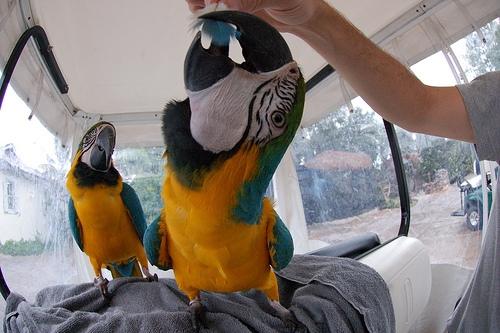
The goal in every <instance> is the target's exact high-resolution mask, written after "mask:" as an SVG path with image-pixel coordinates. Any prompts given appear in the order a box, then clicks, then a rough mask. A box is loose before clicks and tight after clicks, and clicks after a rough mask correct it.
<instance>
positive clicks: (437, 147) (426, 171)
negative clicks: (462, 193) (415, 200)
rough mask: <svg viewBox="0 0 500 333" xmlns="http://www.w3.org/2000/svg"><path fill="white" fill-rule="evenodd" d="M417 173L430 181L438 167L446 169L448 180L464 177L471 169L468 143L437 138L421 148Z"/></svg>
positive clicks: (452, 180) (471, 161)
mask: <svg viewBox="0 0 500 333" xmlns="http://www.w3.org/2000/svg"><path fill="white" fill-rule="evenodd" d="M421 160H422V161H421V163H420V168H419V170H418V172H419V174H420V175H421V176H422V177H423V178H424V179H425V180H426V181H427V182H430V181H432V180H433V179H434V174H435V172H436V171H437V170H439V169H446V170H448V176H449V177H450V182H451V183H453V182H454V181H456V180H457V179H459V178H461V177H464V176H465V175H467V174H469V173H471V172H472V171H473V170H472V168H473V162H474V161H473V159H472V154H471V152H470V147H469V145H468V144H466V143H463V142H459V141H454V140H444V139H442V140H439V142H438V143H436V144H434V145H432V146H430V147H427V148H424V149H422V152H421Z"/></svg>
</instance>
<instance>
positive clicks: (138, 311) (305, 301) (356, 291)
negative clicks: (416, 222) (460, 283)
mask: <svg viewBox="0 0 500 333" xmlns="http://www.w3.org/2000/svg"><path fill="white" fill-rule="evenodd" d="M278 282H279V285H280V296H281V302H282V304H283V305H285V306H286V307H288V308H289V309H290V310H291V311H292V312H293V313H294V315H295V316H296V318H297V321H298V322H299V324H300V327H299V328H298V330H299V331H310V332H356V333H358V332H372V333H374V332H384V333H385V332H387V333H391V332H394V331H395V320H394V312H393V308H392V303H391V298H390V295H389V291H388V289H387V286H386V284H385V282H384V281H383V280H382V278H381V277H380V276H379V275H378V274H377V273H376V272H375V271H374V270H373V269H371V268H370V267H368V266H366V265H363V264H361V263H359V262H357V261H354V260H351V259H343V258H328V257H318V256H309V255H307V256H295V257H294V258H293V260H292V262H291V263H290V264H289V265H288V267H287V268H286V269H284V270H282V271H280V272H279V273H278ZM109 291H110V292H111V293H112V299H111V302H110V303H107V302H106V301H105V300H104V299H103V298H102V296H101V294H100V292H99V290H98V289H97V288H95V287H94V286H93V285H92V284H91V283H86V284H79V285H60V286H53V287H48V288H46V289H43V290H41V291H40V292H39V293H38V295H37V297H36V300H35V301H34V303H33V304H30V303H28V302H27V301H26V300H25V299H24V298H23V297H22V296H20V295H18V294H15V293H12V294H11V295H10V296H9V297H8V299H7V307H6V315H5V319H4V331H5V332H72V333H73V332H100V333H101V332H191V331H192V328H191V321H190V315H189V313H188V312H187V310H186V307H187V304H188V299H187V298H186V296H185V295H184V294H183V293H182V292H180V291H179V290H178V289H177V286H176V284H175V281H174V280H170V279H160V281H159V282H146V281H145V280H143V279H139V278H120V279H115V280H113V281H111V282H110V283H109ZM201 298H202V302H203V304H204V305H205V307H206V309H207V316H206V319H207V326H208V327H207V328H205V329H202V330H201V332H269V333H271V332H287V331H289V328H287V326H286V325H285V324H284V323H283V322H282V321H281V319H280V318H279V317H278V316H277V314H276V313H275V311H274V309H273V308H272V307H271V306H270V305H269V303H268V301H267V299H266V297H265V295H264V294H262V293H261V292H259V291H253V290H252V291H247V292H242V293H231V294H217V293H202V294H201Z"/></svg>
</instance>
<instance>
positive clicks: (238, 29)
mask: <svg viewBox="0 0 500 333" xmlns="http://www.w3.org/2000/svg"><path fill="white" fill-rule="evenodd" d="M200 20H202V24H203V25H202V31H201V32H198V33H197V35H196V36H195V38H194V40H193V42H192V44H191V47H190V48H189V50H188V52H187V55H186V59H185V63H184V83H185V86H186V90H187V94H188V97H189V98H188V100H185V101H183V102H173V103H170V104H168V105H167V107H166V110H165V114H164V117H163V133H164V139H165V144H166V146H167V151H168V163H169V164H171V167H172V169H173V170H174V171H175V172H176V173H177V174H178V177H179V178H180V179H181V181H183V182H184V183H185V184H187V185H190V186H196V185H197V184H196V179H193V177H192V175H193V174H197V175H199V174H200V172H201V173H203V171H206V170H209V169H210V168H213V167H214V166H216V165H219V163H221V162H223V161H224V160H227V159H228V158H230V157H231V156H233V155H234V154H235V153H237V152H238V151H241V150H243V149H244V150H249V148H253V149H257V150H258V152H259V153H258V156H257V157H256V158H257V159H259V161H256V163H257V164H260V166H259V168H258V169H259V173H261V174H260V175H256V176H257V177H258V176H262V177H264V176H265V177H264V178H265V179H267V183H268V182H269V180H270V179H271V176H272V174H273V173H274V171H275V169H276V167H277V166H278V163H279V161H280V160H281V158H282V156H283V154H284V153H285V151H286V149H287V147H288V145H289V144H290V142H291V141H292V139H293V137H294V134H295V132H296V130H297V128H298V126H299V124H300V120H301V118H302V111H303V106H304V94H305V84H304V79H303V77H302V74H301V72H300V69H299V67H298V66H297V63H296V62H295V61H294V60H293V58H292V55H291V52H290V49H289V48H288V46H287V44H286V42H285V40H284V39H283V37H282V36H281V34H280V33H279V32H278V31H277V30H276V29H274V28H273V27H272V26H270V25H269V24H267V23H266V22H264V21H262V20H261V19H259V18H257V17H255V16H252V15H249V14H246V13H242V12H235V11H219V12H211V13H208V14H205V15H203V16H201V17H200ZM202 32H206V33H208V34H209V35H210V37H211V39H212V40H211V44H210V46H209V47H208V48H204V47H203V45H202V42H201V39H202ZM232 37H234V38H236V40H237V41H238V42H239V44H240V46H241V49H242V54H243V57H244V58H245V61H244V62H243V63H242V64H238V63H236V62H234V61H233V60H232V59H231V58H229V56H228V49H229V40H230V38H232ZM264 173H265V175H264ZM264 182H265V181H264ZM266 187H267V184H266Z"/></svg>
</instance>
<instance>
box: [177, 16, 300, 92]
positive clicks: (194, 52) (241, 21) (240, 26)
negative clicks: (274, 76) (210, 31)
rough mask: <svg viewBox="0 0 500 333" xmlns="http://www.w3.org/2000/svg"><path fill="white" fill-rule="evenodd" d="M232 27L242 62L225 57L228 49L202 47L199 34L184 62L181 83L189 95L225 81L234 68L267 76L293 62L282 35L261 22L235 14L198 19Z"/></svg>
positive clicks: (255, 18)
mask: <svg viewBox="0 0 500 333" xmlns="http://www.w3.org/2000/svg"><path fill="white" fill-rule="evenodd" d="M200 19H205V20H216V21H222V22H226V23H230V24H233V25H234V26H236V29H237V31H238V33H237V34H236V38H237V39H238V42H239V43H240V46H241V49H242V51H243V57H244V58H245V62H244V63H243V64H242V65H241V66H240V65H238V64H236V63H234V62H233V61H232V60H231V59H230V58H229V56H228V50H229V48H228V47H227V46H222V47H220V46H216V45H214V44H212V45H210V47H209V48H208V49H204V48H203V46H202V45H201V32H198V34H197V35H196V36H195V38H194V40H193V42H192V44H191V47H190V48H189V50H188V53H187V55H186V59H185V62H184V83H185V85H186V88H187V89H189V90H190V91H200V90H203V89H206V88H208V87H211V86H212V85H213V84H214V83H216V82H217V81H219V80H221V79H223V78H225V77H226V76H227V75H229V73H231V71H232V70H233V69H234V67H235V66H240V67H242V68H243V69H245V70H247V71H249V72H252V73H263V72H270V71H274V70H276V69H279V68H281V67H282V66H284V65H286V64H288V63H290V62H292V61H293V58H292V54H291V52H290V49H289V48H288V45H287V44H286V42H285V40H284V39H283V37H282V36H281V34H280V33H279V32H278V31H277V30H276V29H275V28H273V27H272V26H271V25H269V24H268V23H266V22H264V21H263V20H261V19H260V18H258V17H256V16H253V15H250V14H246V13H243V12H237V11H219V12H211V13H208V14H205V15H203V16H201V17H200Z"/></svg>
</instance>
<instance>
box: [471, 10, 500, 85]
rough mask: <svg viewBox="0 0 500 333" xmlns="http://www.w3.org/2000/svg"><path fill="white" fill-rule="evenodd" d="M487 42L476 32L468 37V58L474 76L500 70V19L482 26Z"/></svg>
mask: <svg viewBox="0 0 500 333" xmlns="http://www.w3.org/2000/svg"><path fill="white" fill-rule="evenodd" d="M481 31H482V33H483V34H484V37H485V38H486V43H484V42H483V41H482V40H480V39H479V38H478V36H477V34H476V33H473V34H470V35H469V36H467V38H466V48H467V50H466V58H467V61H468V62H469V70H468V71H469V72H472V74H474V76H478V75H481V74H484V73H486V72H490V71H495V70H500V21H499V20H498V19H496V20H495V21H492V22H490V23H488V24H486V25H485V26H484V27H482V28H481Z"/></svg>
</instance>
